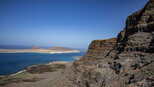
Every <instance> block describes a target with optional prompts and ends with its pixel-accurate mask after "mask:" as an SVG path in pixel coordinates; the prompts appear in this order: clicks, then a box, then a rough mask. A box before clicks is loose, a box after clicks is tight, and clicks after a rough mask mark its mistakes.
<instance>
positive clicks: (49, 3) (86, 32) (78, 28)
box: [0, 0, 148, 49]
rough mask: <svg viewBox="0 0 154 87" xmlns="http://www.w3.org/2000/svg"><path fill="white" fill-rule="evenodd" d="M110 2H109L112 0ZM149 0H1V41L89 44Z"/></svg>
mask: <svg viewBox="0 0 154 87" xmlns="http://www.w3.org/2000/svg"><path fill="white" fill-rule="evenodd" d="M111 2H112V3H111ZM147 2H148V0H0V19H1V20H0V45H16V46H18V45H19V46H32V45H37V46H44V47H52V46H63V47H69V48H86V49H87V48H88V46H89V44H90V42H91V41H92V40H95V39H108V38H112V37H116V36H117V34H118V33H119V32H120V31H121V30H122V29H123V28H124V27H125V21H126V18H127V17H128V16H129V15H130V14H131V13H133V12H135V11H137V10H139V9H141V8H143V6H144V5H145V4H146V3H147Z"/></svg>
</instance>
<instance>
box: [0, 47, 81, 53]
mask: <svg viewBox="0 0 154 87" xmlns="http://www.w3.org/2000/svg"><path fill="white" fill-rule="evenodd" d="M78 52H80V51H79V50H73V49H71V48H67V47H52V48H48V49H45V48H40V47H38V46H32V48H31V49H0V53H51V54H54V53H78Z"/></svg>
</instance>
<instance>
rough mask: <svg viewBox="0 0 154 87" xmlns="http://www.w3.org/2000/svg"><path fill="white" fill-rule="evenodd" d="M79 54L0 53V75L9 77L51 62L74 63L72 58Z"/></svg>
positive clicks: (81, 53)
mask: <svg viewBox="0 0 154 87" xmlns="http://www.w3.org/2000/svg"><path fill="white" fill-rule="evenodd" d="M84 54H85V52H80V53H62V54H47V53H0V75H9V74H13V73H16V72H18V71H21V70H24V69H25V68H26V67H28V66H31V65H35V64H45V63H49V62H52V61H74V60H76V58H74V56H83V55H84Z"/></svg>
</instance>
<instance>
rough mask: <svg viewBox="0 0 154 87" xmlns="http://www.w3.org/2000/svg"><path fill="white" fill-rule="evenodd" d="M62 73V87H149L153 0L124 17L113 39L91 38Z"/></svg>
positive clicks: (153, 64)
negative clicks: (79, 57) (124, 25)
mask: <svg viewBox="0 0 154 87" xmlns="http://www.w3.org/2000/svg"><path fill="white" fill-rule="evenodd" d="M64 76H65V77H66V81H65V83H64V86H65V87H153V86H154V0H150V1H149V2H148V3H147V4H146V5H145V7H144V8H143V9H141V10H139V11H137V12H135V13H133V14H132V15H130V16H129V17H128V18H127V21H126V27H125V28H124V29H123V30H122V31H121V32H120V33H119V34H118V36H117V39H116V38H112V39H109V40H95V41H93V42H92V43H91V44H90V46H89V49H88V52H87V53H86V55H85V56H84V57H83V58H81V59H80V60H78V61H75V62H74V63H73V65H72V66H71V67H70V68H68V69H66V70H65V71H64Z"/></svg>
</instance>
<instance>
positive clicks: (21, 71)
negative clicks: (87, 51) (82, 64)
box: [0, 61, 72, 78]
mask: <svg viewBox="0 0 154 87" xmlns="http://www.w3.org/2000/svg"><path fill="white" fill-rule="evenodd" d="M67 63H72V61H53V62H49V63H45V64H34V65H31V66H28V67H27V68H29V67H33V66H38V65H52V64H67ZM27 68H25V69H24V70H20V71H18V72H16V73H13V74H9V75H0V78H1V77H2V78H3V77H6V76H14V75H18V74H20V73H23V72H26V69H27Z"/></svg>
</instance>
